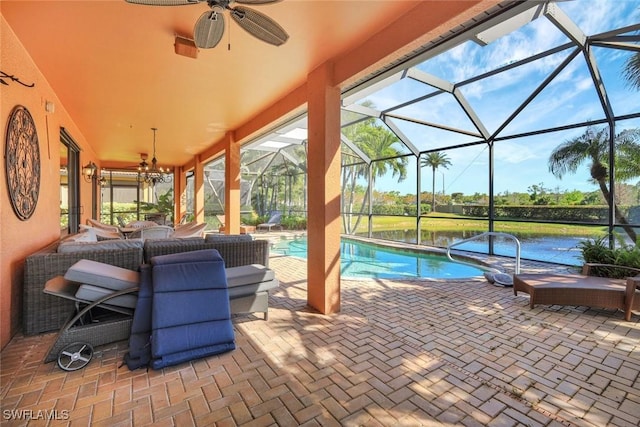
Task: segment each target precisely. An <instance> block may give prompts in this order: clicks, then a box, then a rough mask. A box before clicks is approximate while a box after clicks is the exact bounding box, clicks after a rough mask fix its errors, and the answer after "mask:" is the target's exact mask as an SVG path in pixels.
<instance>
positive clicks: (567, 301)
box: [513, 273, 640, 320]
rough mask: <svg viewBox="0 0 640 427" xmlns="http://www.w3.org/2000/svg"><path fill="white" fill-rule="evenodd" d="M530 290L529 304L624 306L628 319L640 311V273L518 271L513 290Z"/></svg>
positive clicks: (531, 305)
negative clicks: (623, 276) (626, 275)
mask: <svg viewBox="0 0 640 427" xmlns="http://www.w3.org/2000/svg"><path fill="white" fill-rule="evenodd" d="M518 291H520V292H524V293H527V294H529V297H530V304H529V305H530V307H531V308H534V307H535V305H536V304H545V305H575V306H586V307H601V308H613V309H619V310H623V311H624V313H625V320H631V312H632V311H640V275H638V276H636V277H629V278H627V279H610V278H607V277H594V276H586V275H580V274H544V273H534V274H516V275H515V276H514V277H513V293H514V295H518Z"/></svg>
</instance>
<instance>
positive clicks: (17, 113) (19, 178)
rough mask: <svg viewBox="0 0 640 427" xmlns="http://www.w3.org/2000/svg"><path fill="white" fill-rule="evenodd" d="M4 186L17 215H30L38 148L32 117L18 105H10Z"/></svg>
mask: <svg viewBox="0 0 640 427" xmlns="http://www.w3.org/2000/svg"><path fill="white" fill-rule="evenodd" d="M4 159H5V170H6V173H7V186H8V188H9V196H10V197H11V204H12V206H13V210H14V211H15V213H16V215H17V216H18V218H20V219H21V220H22V221H25V220H27V219H29V217H31V215H32V214H33V211H34V210H35V209H36V204H37V203H38V194H39V192H40V147H39V146H38V133H37V132H36V126H35V124H34V123H33V118H32V117H31V114H30V113H29V110H27V109H26V108H25V107H23V106H22V105H17V106H15V107H14V109H13V111H12V112H11V115H10V116H9V122H8V125H7V137H6V142H5V149H4Z"/></svg>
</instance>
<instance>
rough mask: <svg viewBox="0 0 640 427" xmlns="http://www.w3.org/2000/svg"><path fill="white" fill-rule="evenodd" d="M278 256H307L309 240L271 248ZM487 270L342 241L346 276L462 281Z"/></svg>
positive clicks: (435, 256) (342, 265)
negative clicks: (461, 279)
mask: <svg viewBox="0 0 640 427" xmlns="http://www.w3.org/2000/svg"><path fill="white" fill-rule="evenodd" d="M271 252H272V253H275V254H282V255H291V256H297V257H301V258H306V257H307V239H306V238H298V239H294V240H283V241H280V242H278V243H275V244H274V246H273V247H272V248H271ZM484 271H485V270H483V269H481V268H480V267H473V266H470V265H467V264H462V263H457V262H452V261H451V260H449V259H448V258H447V257H446V256H445V255H438V254H429V253H424V252H418V251H411V250H404V249H398V248H393V247H388V246H382V245H377V244H370V243H365V242H361V241H358V240H350V239H344V238H343V239H342V240H341V242H340V273H341V275H342V276H343V277H353V278H374V279H398V278H405V279H408V278H418V277H423V278H432V279H460V278H465V277H473V276H481V275H482V273H483V272H484Z"/></svg>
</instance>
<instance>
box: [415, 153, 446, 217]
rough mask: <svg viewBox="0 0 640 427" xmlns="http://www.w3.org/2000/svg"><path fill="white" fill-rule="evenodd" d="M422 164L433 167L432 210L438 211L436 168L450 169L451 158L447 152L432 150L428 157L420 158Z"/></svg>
mask: <svg viewBox="0 0 640 427" xmlns="http://www.w3.org/2000/svg"><path fill="white" fill-rule="evenodd" d="M420 166H429V167H430V168H431V171H432V172H433V179H432V182H431V183H432V187H431V195H432V199H431V211H432V212H435V211H436V169H438V168H439V167H443V168H445V169H448V168H449V166H451V161H450V160H449V158H448V157H447V155H446V154H443V153H441V152H439V151H432V152H431V153H428V154H427V157H425V158H424V159H422V160H420Z"/></svg>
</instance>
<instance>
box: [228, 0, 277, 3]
mask: <svg viewBox="0 0 640 427" xmlns="http://www.w3.org/2000/svg"><path fill="white" fill-rule="evenodd" d="M281 1H282V0H235V2H236V3H240V4H269V3H278V2H281Z"/></svg>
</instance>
